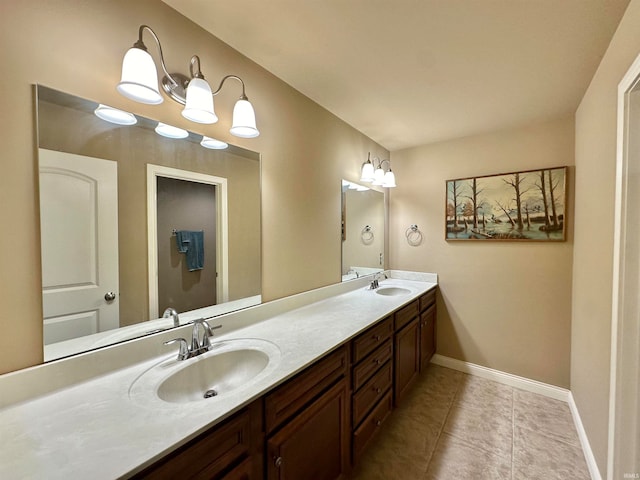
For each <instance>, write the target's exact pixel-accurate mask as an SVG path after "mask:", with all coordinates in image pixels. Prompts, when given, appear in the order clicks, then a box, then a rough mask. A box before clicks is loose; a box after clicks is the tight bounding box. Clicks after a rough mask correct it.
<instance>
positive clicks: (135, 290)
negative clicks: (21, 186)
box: [36, 86, 261, 361]
mask: <svg viewBox="0 0 640 480" xmlns="http://www.w3.org/2000/svg"><path fill="white" fill-rule="evenodd" d="M36 94H37V110H38V147H39V150H38V153H39V181H40V209H41V214H40V215H41V236H42V237H41V243H42V265H43V266H42V269H43V271H42V274H43V309H44V319H43V329H44V343H45V345H44V352H45V361H48V360H53V359H55V358H60V357H64V356H68V355H70V354H74V353H79V352H82V351H86V350H91V349H94V348H99V347H102V346H105V345H109V344H112V343H117V342H119V341H124V340H128V339H131V338H135V337H138V336H141V335H145V334H149V333H154V332H157V331H160V330H163V329H166V328H172V327H173V326H175V324H176V321H175V318H174V317H173V316H171V315H170V314H169V313H170V312H169V311H168V309H174V310H175V311H176V312H177V313H178V317H179V320H178V321H179V323H180V324H184V323H188V322H189V321H193V320H194V319H195V318H199V317H211V316H215V315H218V314H222V313H227V312H229V311H233V310H237V309H240V308H244V307H247V306H250V305H255V304H258V303H260V302H261V257H260V255H261V223H260V215H261V214H260V209H261V207H260V155H259V154H258V153H256V152H251V151H248V150H245V149H243V148H239V147H235V146H233V145H228V146H226V148H224V147H225V145H224V144H222V145H221V144H216V143H213V144H212V142H213V141H210V142H209V147H211V146H213V147H216V149H211V148H205V147H204V146H203V145H202V141H203V137H202V136H201V135H196V134H194V133H191V132H186V131H184V130H183V131H178V130H172V129H171V128H170V127H167V128H168V131H165V132H162V131H161V132H162V133H164V135H161V134H159V133H158V132H157V127H158V125H159V124H158V122H157V121H153V120H150V119H147V118H143V117H140V116H137V115H136V116H134V115H130V114H129V115H125V119H124V123H131V124H129V125H126V124H115V123H112V122H110V121H106V120H104V115H102V117H103V118H99V117H98V116H97V114H96V113H95V112H96V109H98V107H99V104H98V103H96V102H93V101H90V100H85V99H82V98H78V97H75V96H72V95H68V94H65V93H62V92H58V91H56V90H52V89H50V88H47V87H43V86H37V87H36ZM103 108H104V107H101V109H103ZM100 112H101V110H99V111H98V113H100ZM107 113H109V112H107ZM116 113H118V112H116ZM120 115H122V114H121V113H120ZM134 122H135V123H134ZM177 137H182V138H177ZM205 143H206V142H205ZM163 314H166V317H167V318H163Z"/></svg>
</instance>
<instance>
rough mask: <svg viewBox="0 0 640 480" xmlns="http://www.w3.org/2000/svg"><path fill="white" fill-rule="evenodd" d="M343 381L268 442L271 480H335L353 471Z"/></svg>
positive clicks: (346, 400) (268, 477)
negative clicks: (350, 470)
mask: <svg viewBox="0 0 640 480" xmlns="http://www.w3.org/2000/svg"><path fill="white" fill-rule="evenodd" d="M347 414H348V391H347V385H346V383H345V381H344V379H343V380H341V381H339V382H338V383H337V384H336V385H334V386H333V387H332V388H331V389H330V390H329V391H327V392H326V393H324V394H322V395H321V396H320V397H319V398H318V399H317V400H315V401H314V402H313V403H312V404H311V405H309V406H308V407H307V408H305V409H304V410H303V411H302V412H301V413H300V414H299V415H297V416H296V417H295V418H294V419H293V420H291V421H289V422H288V423H286V424H285V425H284V426H283V428H282V429H280V430H279V431H278V432H277V433H275V434H274V435H273V436H271V437H270V438H269V439H268V440H267V479H269V480H275V479H277V480H301V479H309V480H334V479H336V478H338V477H340V475H342V474H343V473H345V472H346V471H348V469H349V456H348V451H349V446H348V441H349V440H348V434H347V429H348V419H347Z"/></svg>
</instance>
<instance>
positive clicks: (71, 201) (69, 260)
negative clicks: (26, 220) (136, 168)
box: [39, 149, 119, 344]
mask: <svg viewBox="0 0 640 480" xmlns="http://www.w3.org/2000/svg"><path fill="white" fill-rule="evenodd" d="M39 155H40V228H41V238H42V298H43V309H44V343H45V344H49V343H55V342H59V341H62V340H68V339H70V338H75V337H81V336H84V335H89V334H91V333H96V332H101V331H104V330H109V329H112V328H117V327H118V326H119V320H118V309H119V302H118V186H117V182H118V170H117V162H114V161H111V160H102V159H97V158H91V157H85V156H82V155H74V154H70V153H65V152H56V151H52V150H45V149H40V150H39Z"/></svg>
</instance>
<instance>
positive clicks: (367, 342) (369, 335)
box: [353, 317, 393, 363]
mask: <svg viewBox="0 0 640 480" xmlns="http://www.w3.org/2000/svg"><path fill="white" fill-rule="evenodd" d="M392 333H393V325H392V324H391V317H387V318H385V319H384V320H382V321H381V322H379V323H378V324H377V325H376V326H374V327H372V328H370V329H369V330H367V331H366V332H364V333H363V334H361V335H359V336H358V337H356V339H355V340H353V363H358V362H359V361H360V360H362V359H363V358H364V357H366V356H367V355H368V354H369V353H371V352H372V351H373V350H375V349H376V348H378V347H379V346H380V345H382V343H383V342H384V341H385V340H386V339H387V338H389V337H390V336H391V334H392Z"/></svg>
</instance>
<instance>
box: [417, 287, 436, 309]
mask: <svg viewBox="0 0 640 480" xmlns="http://www.w3.org/2000/svg"><path fill="white" fill-rule="evenodd" d="M435 302H436V289H435V288H434V289H432V290H429V291H428V292H427V293H425V294H424V295H422V296H421V297H420V311H421V312H424V311H425V310H426V309H427V308H429V307H430V306H431V305H433V304H434V303H435Z"/></svg>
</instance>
